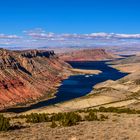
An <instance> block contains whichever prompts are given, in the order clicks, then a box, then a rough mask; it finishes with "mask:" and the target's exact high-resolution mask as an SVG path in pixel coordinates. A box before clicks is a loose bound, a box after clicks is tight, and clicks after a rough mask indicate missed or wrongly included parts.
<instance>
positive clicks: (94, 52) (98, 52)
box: [59, 49, 117, 61]
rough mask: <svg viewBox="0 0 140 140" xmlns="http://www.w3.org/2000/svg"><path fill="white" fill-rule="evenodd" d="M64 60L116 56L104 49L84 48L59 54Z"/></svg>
mask: <svg viewBox="0 0 140 140" xmlns="http://www.w3.org/2000/svg"><path fill="white" fill-rule="evenodd" d="M59 57H60V58H61V59H62V60H64V61H97V60H107V59H113V58H116V57H117V56H115V55H113V54H111V53H108V52H106V51H105V50H104V49H85V50H79V51H74V52H70V53H64V54H61V55H59Z"/></svg>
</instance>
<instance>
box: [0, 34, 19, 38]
mask: <svg viewBox="0 0 140 140" xmlns="http://www.w3.org/2000/svg"><path fill="white" fill-rule="evenodd" d="M20 38H21V37H19V36H17V35H5V34H0V39H20Z"/></svg>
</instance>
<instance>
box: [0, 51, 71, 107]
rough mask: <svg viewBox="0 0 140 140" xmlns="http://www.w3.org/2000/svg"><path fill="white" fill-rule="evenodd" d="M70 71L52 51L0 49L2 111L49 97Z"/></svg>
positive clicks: (0, 103)
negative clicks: (67, 71) (66, 72)
mask: <svg viewBox="0 0 140 140" xmlns="http://www.w3.org/2000/svg"><path fill="white" fill-rule="evenodd" d="M69 67H70V66H69V65H68V64H66V63H64V62H63V61H61V60H59V59H58V57H57V56H56V55H55V53H54V52H53V51H38V50H28V51H9V50H5V49H0V109H3V108H7V107H10V106H12V105H16V104H19V103H25V102H28V101H32V100H36V99H38V98H40V97H43V96H45V97H48V96H50V95H49V92H50V91H52V90H53V89H54V87H55V86H56V85H57V84H58V83H59V82H60V80H62V79H63V78H65V70H67V68H69Z"/></svg>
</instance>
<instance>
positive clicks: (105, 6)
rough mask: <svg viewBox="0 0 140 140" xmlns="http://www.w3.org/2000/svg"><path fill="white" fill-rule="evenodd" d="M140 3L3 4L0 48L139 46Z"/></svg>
mask: <svg viewBox="0 0 140 140" xmlns="http://www.w3.org/2000/svg"><path fill="white" fill-rule="evenodd" d="M139 15H140V0H0V47H7V48H9V47H31V48H32V47H44V46H85V45H86V46H94V45H119V44H120V45H122V44H125V45H127V44H129V45H130V44H132V45H134V44H138V45H139V43H140V41H139V40H140V16H139Z"/></svg>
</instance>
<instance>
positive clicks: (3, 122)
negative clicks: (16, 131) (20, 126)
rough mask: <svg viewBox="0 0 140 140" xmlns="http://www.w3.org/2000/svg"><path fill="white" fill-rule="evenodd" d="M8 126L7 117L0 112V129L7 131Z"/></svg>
mask: <svg viewBox="0 0 140 140" xmlns="http://www.w3.org/2000/svg"><path fill="white" fill-rule="evenodd" d="M9 128H10V123H9V119H8V118H5V117H4V116H3V115H1V114H0V131H7V130H9Z"/></svg>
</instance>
